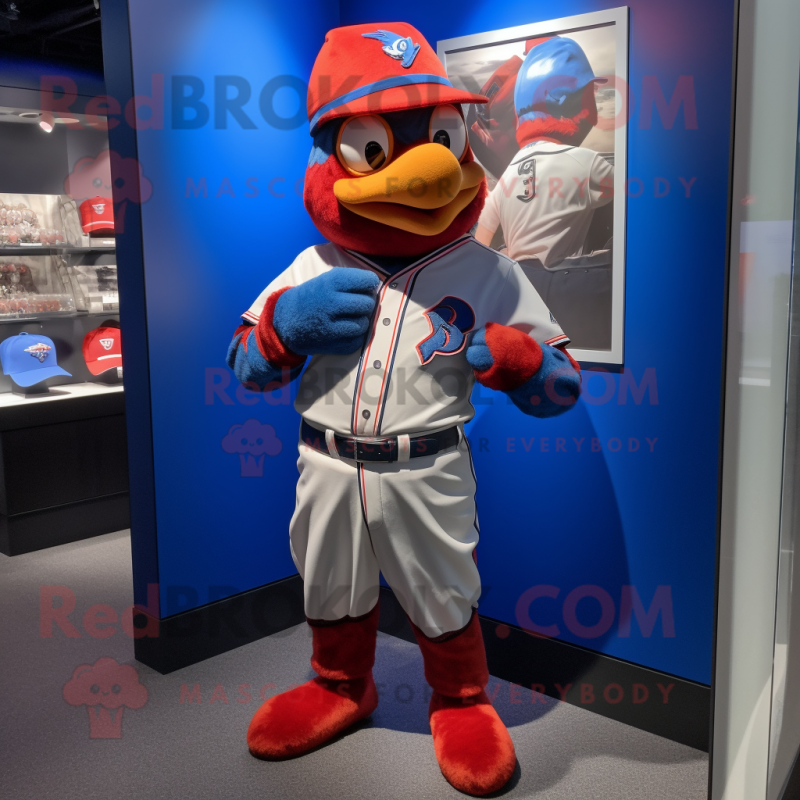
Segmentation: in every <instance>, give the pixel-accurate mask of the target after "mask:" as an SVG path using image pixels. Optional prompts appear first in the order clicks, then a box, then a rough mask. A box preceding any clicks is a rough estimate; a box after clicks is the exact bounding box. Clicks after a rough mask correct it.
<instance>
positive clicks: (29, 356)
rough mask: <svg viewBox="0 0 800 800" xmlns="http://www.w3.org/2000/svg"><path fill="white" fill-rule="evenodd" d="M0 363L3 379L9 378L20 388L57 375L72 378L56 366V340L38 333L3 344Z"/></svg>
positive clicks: (0, 347)
mask: <svg viewBox="0 0 800 800" xmlns="http://www.w3.org/2000/svg"><path fill="white" fill-rule="evenodd" d="M0 362H2V364H3V375H8V376H10V377H11V379H12V380H13V381H14V383H16V384H18V385H19V386H24V387H27V386H33V384H34V383H39V381H43V380H46V379H47V378H52V377H53V376H54V375H66V376H67V377H72V376H71V375H70V373H69V372H67V371H66V370H65V369H61V367H59V366H58V364H57V363H56V346H55V345H54V344H53V340H52V339H50V338H48V337H47V336H40V335H39V334H36V333H33V334H30V333H20V334H19V335H18V336H9V337H8V339H5V340H4V341H3V342H0Z"/></svg>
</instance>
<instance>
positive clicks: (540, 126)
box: [517, 108, 597, 147]
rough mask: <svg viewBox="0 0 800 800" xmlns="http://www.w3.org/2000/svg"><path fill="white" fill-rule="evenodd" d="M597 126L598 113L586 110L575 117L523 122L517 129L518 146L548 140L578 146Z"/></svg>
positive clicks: (544, 118)
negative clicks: (590, 130)
mask: <svg viewBox="0 0 800 800" xmlns="http://www.w3.org/2000/svg"><path fill="white" fill-rule="evenodd" d="M596 124H597V111H596V110H594V112H592V111H591V110H590V109H587V108H584V109H582V110H581V111H580V112H578V113H577V114H576V115H575V116H574V117H560V118H556V117H541V118H539V119H531V120H526V121H525V122H521V123H520V125H519V127H518V128H517V144H518V145H519V146H520V147H525V145H526V144H530V143H531V142H537V141H540V140H542V139H548V140H550V141H554V142H560V143H561V144H571V145H578V144H580V143H581V142H582V141H583V140H584V139H585V138H586V134H587V133H588V132H589V129H591V128H592V127H594V125H596Z"/></svg>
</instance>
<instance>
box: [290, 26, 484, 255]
mask: <svg viewBox="0 0 800 800" xmlns="http://www.w3.org/2000/svg"><path fill="white" fill-rule="evenodd" d="M484 102H486V98H485V97H483V96H482V95H477V94H472V93H471V92H465V91H462V90H460V89H456V88H455V87H454V86H453V85H452V84H451V83H450V81H449V80H448V78H447V74H446V73H445V71H444V67H443V66H442V63H441V61H439V59H438V58H437V56H436V54H435V53H434V52H433V49H432V48H431V46H430V45H429V44H428V43H427V42H426V41H425V39H423V38H422V36H421V34H420V33H419V31H417V30H416V29H415V28H413V27H412V26H411V25H407V24H405V23H401V22H392V23H385V24H381V25H374V24H371V25H351V26H348V27H343V28H335V29H334V30H332V31H330V32H329V33H328V35H327V36H326V37H325V44H324V45H323V46H322V50H321V51H320V53H319V55H318V56H317V60H316V62H315V64H314V69H313V71H312V73H311V80H310V82H309V90H308V117H309V120H310V124H311V135H312V136H313V137H314V145H313V147H312V150H311V155H310V157H309V161H308V169H307V170H306V180H305V191H304V200H305V206H306V209H307V210H308V213H309V214H310V215H311V218H312V220H313V221H314V223H315V224H316V226H317V228H319V230H320V232H321V233H322V234H323V235H324V236H325V238H326V239H329V240H330V241H332V242H334V243H335V244H338V245H340V246H341V247H346V248H350V249H353V250H357V251H359V252H362V253H368V254H372V255H386V256H415V255H422V254H424V253H427V252H430V251H431V250H434V249H436V248H437V247H441V246H442V245H445V244H447V243H448V242H451V241H453V240H454V239H457V238H458V237H459V236H461V235H463V234H464V233H466V232H467V231H469V230H470V228H472V226H473V225H474V224H475V222H476V221H477V219H478V216H479V214H480V211H481V208H482V206H483V202H484V199H485V197H486V182H485V179H484V174H483V170H482V169H481V167H480V166H479V165H478V164H477V163H476V162H475V160H474V158H473V156H472V151H471V150H470V147H469V143H468V141H467V131H466V127H465V125H464V119H463V116H462V112H461V107H460V104H461V103H484Z"/></svg>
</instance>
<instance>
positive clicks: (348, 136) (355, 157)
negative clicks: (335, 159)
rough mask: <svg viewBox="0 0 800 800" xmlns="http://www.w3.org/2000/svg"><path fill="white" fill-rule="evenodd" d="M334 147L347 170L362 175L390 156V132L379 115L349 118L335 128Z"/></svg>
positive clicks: (380, 164)
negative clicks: (336, 131) (338, 128)
mask: <svg viewBox="0 0 800 800" xmlns="http://www.w3.org/2000/svg"><path fill="white" fill-rule="evenodd" d="M336 150H337V154H338V156H339V161H340V162H341V163H342V165H343V166H344V167H345V168H346V169H347V170H349V171H350V172H352V173H355V174H357V175H365V174H366V173H368V172H374V171H375V170H376V169H380V168H381V167H382V166H383V165H384V164H386V162H387V161H388V160H389V159H390V158H391V157H392V133H391V130H390V128H389V126H388V125H387V124H386V123H385V122H384V121H383V120H382V119H381V118H380V117H374V116H369V117H352V118H351V119H349V120H347V122H345V123H344V125H342V129H341V131H339V141H338V143H337V145H336Z"/></svg>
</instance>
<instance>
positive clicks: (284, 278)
mask: <svg viewBox="0 0 800 800" xmlns="http://www.w3.org/2000/svg"><path fill="white" fill-rule="evenodd" d="M302 255H303V254H302V253H301V254H300V255H299V256H298V257H297V258H296V259H295V260H294V262H293V263H292V265H291V266H290V267H289V268H288V269H285V270H284V271H283V272H282V273H281V274H280V275H278V277H277V278H275V279H274V280H273V281H272V282H271V283H270V284H269V285H268V286H267V288H266V289H264V291H263V292H261V294H260V295H259V296H258V297H257V298H256V299H255V301H254V302H253V304H252V305H251V306H250V308H248V309H247V311H245V312H244V314H242V319H243V320H244V321H245V322H249V323H250V324H251V325H257V324H258V320H259V319H260V318H261V312H262V311H263V310H264V306H265V305H266V302H267V299H268V298H269V297H270V295H272V294H274V293H275V292H278V291H280V290H281V289H288V288H290V287H292V286H297V284H298V283H300V282H301V281H299V280H298V276H297V272H298V264H297V262H298V261H299V260H300V258H301V257H302Z"/></svg>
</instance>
